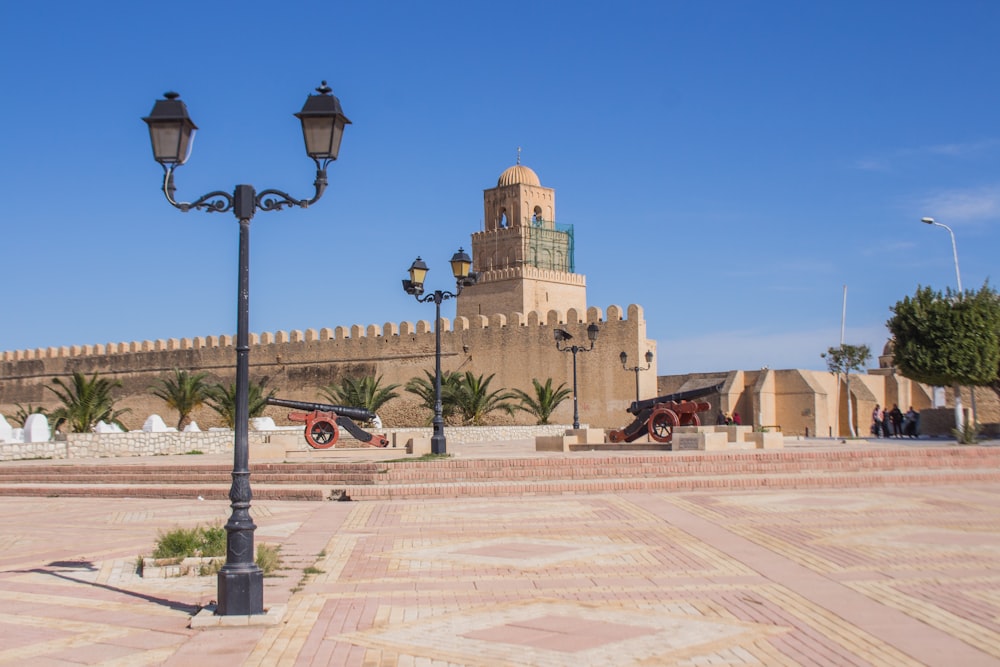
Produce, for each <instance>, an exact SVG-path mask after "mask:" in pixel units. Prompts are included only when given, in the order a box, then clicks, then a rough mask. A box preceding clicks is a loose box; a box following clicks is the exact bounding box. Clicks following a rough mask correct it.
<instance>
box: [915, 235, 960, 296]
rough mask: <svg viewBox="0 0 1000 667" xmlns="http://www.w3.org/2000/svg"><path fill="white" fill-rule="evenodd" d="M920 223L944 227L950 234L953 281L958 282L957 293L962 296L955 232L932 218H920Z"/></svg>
mask: <svg viewBox="0 0 1000 667" xmlns="http://www.w3.org/2000/svg"><path fill="white" fill-rule="evenodd" d="M920 222H923V223H925V224H928V225H937V226H938V227H944V228H945V229H947V230H948V233H949V234H951V252H952V254H953V255H954V256H955V280H956V281H958V293H959V295H961V294H962V273H961V272H960V271H959V270H958V246H956V245H955V232H953V231H951V227H949V226H948V225H943V224H941V223H940V222H938V221H937V220H935V219H934V218H921V219H920Z"/></svg>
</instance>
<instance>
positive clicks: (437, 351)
mask: <svg viewBox="0 0 1000 667" xmlns="http://www.w3.org/2000/svg"><path fill="white" fill-rule="evenodd" d="M471 268H472V258H471V257H469V256H468V255H467V254H466V253H465V250H463V249H462V248H459V249H458V252H456V253H455V254H454V255H452V257H451V273H452V275H454V276H455V291H454V293H452V292H445V291H442V290H434V291H433V292H431V293H430V294H428V295H427V296H424V295H423V294H424V279H425V278H426V277H427V272H428V271H429V270H430V269H428V268H427V265H426V264H425V263H424V260H422V259H420V257H417V258H416V259H415V260H413V264H411V265H410V269H409V273H410V279H409V280H404V281H403V291H405V292H406V293H407V294H411V295H413V297H414V298H416V300H417V301H419V302H420V303H428V302H431V301H433V302H434V419H433V421H432V422H431V423H432V425H433V428H434V433H433V435H431V453H432V454H446V453H447V452H448V442H447V439H446V438H445V437H444V416H443V415H442V412H443V406H442V404H441V302H442V301H447V300H448V299H454V298H457V297H458V295H459V294H461V293H462V288H463V287H468V286H469V285H475V284H476V281H477V280H478V279H479V274H477V273H476V272H475V271H471V270H470V269H471Z"/></svg>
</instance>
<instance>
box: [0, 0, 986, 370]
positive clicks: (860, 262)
mask: <svg viewBox="0 0 1000 667" xmlns="http://www.w3.org/2000/svg"><path fill="white" fill-rule="evenodd" d="M998 34H1000V3H996V2H993V1H983V2H974V1H971V0H959V1H956V2H950V3H944V2H921V1H919V0H909V1H906V2H903V1H895V0H885V1H881V2H870V1H854V0H838V1H836V2H832V1H831V2H800V1H773V2H767V1H761V2H749V1H747V2H736V1H730V0H720V1H714V2H700V1H698V2H696V1H694V0H691V1H688V2H676V1H670V0H662V1H657V2H628V1H625V2H622V3H615V4H612V3H607V2H592V1H590V0H576V1H573V2H570V1H565V2H556V1H539V2H535V3H513V4H510V3H507V4H503V3H500V4H498V3H492V2H491V3H486V2H476V1H472V0H465V1H456V2H424V3H416V2H376V1H370V2H297V1H294V0H292V1H286V2H284V3H281V4H280V5H279V4H278V3H271V2H268V3H265V2H257V1H254V0H243V1H241V2H225V1H211V2H198V3H195V2H190V1H188V0H177V1H175V2H171V3H167V4H162V3H159V4H154V3H145V2H135V1H134V0H132V1H129V2H91V3H83V2H69V1H66V0H58V1H56V2H49V3H29V2H18V3H13V2H11V3H4V4H3V7H2V8H0V58H2V61H3V62H4V66H3V68H0V85H2V89H3V90H4V93H5V94H4V104H3V111H2V118H3V121H4V131H3V138H2V143H0V198H2V201H3V207H2V209H0V216H2V217H0V220H2V227H0V229H2V232H0V234H2V236H0V238H2V243H0V247H2V248H3V255H2V256H3V260H2V262H3V264H2V265H3V269H4V271H3V275H4V284H5V289H4V293H5V297H6V298H5V299H4V309H3V312H4V317H3V320H2V321H3V326H2V327H0V350H15V349H23V348H36V347H49V346H61V345H75V344H94V343H107V342H118V341H131V340H144V339H156V338H170V337H178V338H179V337H194V336H205V335H218V334H224V333H233V332H234V330H235V326H236V325H235V310H236V284H235V281H236V261H237V257H236V248H237V239H238V236H237V235H238V225H237V224H236V221H235V218H233V216H232V215H231V214H229V213H227V214H222V215H219V214H205V213H203V212H197V211H196V212H190V213H180V212H179V211H177V210H175V209H173V208H172V207H170V206H169V205H168V204H167V203H166V202H165V201H164V199H163V195H162V194H161V193H160V191H159V188H160V182H161V178H162V171H161V169H160V167H159V165H157V164H156V163H155V162H154V161H153V159H152V155H151V151H150V147H149V139H148V133H147V131H146V126H145V124H144V123H142V121H141V120H140V118H141V117H142V116H144V115H146V114H148V113H149V111H150V109H151V108H152V105H153V102H154V101H155V100H156V99H157V98H158V97H160V96H161V95H162V93H163V92H164V91H167V90H176V91H179V92H180V93H181V98H182V99H183V100H184V101H185V102H186V103H187V105H188V109H189V111H190V113H191V116H192V118H193V119H194V121H195V122H196V123H197V124H198V126H199V128H200V130H199V133H198V137H197V141H196V142H195V146H194V152H193V155H192V157H191V159H190V161H189V162H188V164H186V165H185V166H184V167H182V168H181V169H179V170H178V172H177V176H176V178H177V186H178V192H177V196H178V198H181V199H185V200H188V201H190V200H193V199H196V198H197V197H198V196H200V195H202V194H204V193H206V192H209V191H212V190H219V189H221V190H230V191H231V190H232V188H233V187H234V186H235V185H236V184H237V183H250V184H253V185H254V186H256V187H257V188H258V189H259V190H260V189H264V188H278V189H282V190H286V191H289V192H291V193H292V194H293V195H296V196H299V197H309V196H311V189H312V185H311V184H312V179H313V175H314V169H313V166H312V162H311V161H310V160H309V159H308V158H307V157H306V156H305V154H304V151H303V147H302V140H301V132H300V129H299V125H298V121H297V120H296V119H295V118H294V117H293V116H292V114H293V113H294V112H296V111H298V110H299V109H300V108H301V106H302V103H303V102H304V100H305V97H306V95H307V94H308V93H310V92H312V90H313V88H315V87H316V86H317V85H318V84H319V82H320V80H322V79H326V80H327V81H328V82H329V83H330V85H331V87H332V88H333V90H334V94H336V95H337V96H338V97H339V98H340V100H341V103H342V105H343V108H344V111H345V113H346V114H347V115H348V117H350V119H351V120H352V121H353V122H354V124H353V125H352V126H350V127H349V128H348V130H347V132H346V133H345V138H344V142H343V146H342V149H341V155H340V159H339V160H338V161H337V162H336V163H334V164H333V165H332V166H331V168H330V173H329V175H330V188H329V190H328V191H327V194H326V195H325V197H324V198H323V200H321V201H320V202H319V203H318V204H317V205H316V206H314V207H313V208H310V209H308V210H293V211H283V212H280V213H259V214H258V215H257V217H256V218H255V219H254V221H253V224H252V234H251V237H252V240H251V304H250V327H251V331H256V332H261V331H276V330H292V329H306V328H316V329H319V328H322V327H327V326H329V327H334V326H338V325H345V326H349V325H351V324H355V323H360V324H370V323H375V324H382V323H384V322H387V321H397V322H398V321H403V320H409V321H416V320H418V319H431V318H432V317H433V309H432V308H431V307H429V306H426V305H420V304H417V303H416V302H415V301H413V299H412V298H411V297H408V296H407V295H406V294H404V293H403V292H402V290H401V289H400V283H399V281H400V279H401V278H403V277H405V271H406V269H407V267H409V265H410V262H411V261H412V260H413V258H414V257H415V256H416V255H418V254H419V255H421V256H422V257H423V258H424V259H425V260H426V261H427V263H428V264H429V265H430V267H431V273H430V275H429V277H428V286H429V287H430V288H432V289H434V288H444V289H447V288H449V287H450V286H451V285H452V284H453V283H452V281H451V280H449V276H448V274H449V271H448V268H447V261H448V259H449V258H450V256H451V254H452V253H453V252H454V251H455V250H456V249H457V248H458V246H464V247H465V248H467V249H468V248H469V245H470V242H469V236H470V234H472V233H473V232H475V231H477V230H478V229H479V228H480V226H481V224H482V191H483V190H484V189H486V188H490V187H493V186H494V185H495V184H496V179H497V177H498V176H499V175H500V173H501V172H502V171H503V170H504V169H505V168H507V167H508V166H510V165H511V164H513V163H514V161H515V158H516V151H517V147H518V146H520V147H522V149H523V153H522V163H523V164H525V165H527V166H529V167H531V168H532V169H534V170H535V172H536V173H537V174H538V175H539V177H540V179H541V181H542V184H543V185H545V186H547V187H552V188H555V190H556V197H557V199H556V202H557V217H558V222H560V223H568V224H573V225H574V226H575V232H576V267H577V270H578V271H579V272H581V273H584V274H585V275H586V276H587V283H588V301H589V303H590V305H595V306H600V307H602V308H606V307H607V306H608V305H610V304H618V305H621V306H626V305H628V304H629V303H638V304H640V305H642V306H643V307H644V309H645V313H646V318H647V327H648V334H649V337H650V338H653V339H655V340H656V341H657V344H658V359H657V361H656V364H657V367H658V371H659V372H660V373H661V374H665V373H678V372H691V371H715V370H727V369H732V368H745V369H752V368H759V367H761V366H764V365H767V366H770V367H771V368H824V362H823V360H822V359H821V358H820V356H819V355H820V353H821V352H823V351H824V350H826V349H827V347H829V346H831V345H837V344H838V343H839V341H840V329H841V307H842V296H843V288H844V286H845V285H846V286H847V291H848V296H847V319H846V342H848V343H855V344H859V343H867V344H869V345H870V346H871V347H872V349H873V353H875V354H878V352H879V351H881V349H882V346H883V345H884V343H885V340H886V330H885V326H884V325H885V321H886V319H887V318H888V317H889V316H890V311H889V308H890V306H891V305H892V304H894V303H895V302H896V301H898V300H899V299H901V298H903V297H904V296H906V295H909V294H912V293H913V292H914V291H915V290H916V288H917V286H918V285H921V284H922V285H931V286H932V287H935V288H938V289H944V288H946V287H954V284H955V270H954V262H953V259H952V252H951V243H950V239H949V237H948V233H947V232H946V231H945V230H944V229H941V228H939V227H930V226H927V225H923V224H921V223H920V218H921V217H924V216H933V217H935V218H936V219H937V220H939V221H940V222H943V223H945V224H948V225H950V226H951V227H952V229H953V230H954V231H955V234H956V237H957V242H958V255H959V260H960V265H961V271H962V282H963V284H964V286H965V287H966V288H970V287H971V288H976V287H979V286H981V285H982V284H983V282H984V281H985V280H987V279H993V280H994V281H995V279H996V276H994V275H992V274H993V269H994V267H996V266H997V251H998V249H1000V238H998V237H1000V233H998V227H1000V125H998V123H997V118H998V110H1000V82H998V78H1000V74H998V72H1000V67H998V65H1000V40H998V39H997V37H996V36H997V35H998ZM452 308H453V307H452V306H451V304H448V306H446V309H445V314H446V315H447V316H451V315H452V314H453V312H454V311H453V309H452ZM598 344H599V343H598Z"/></svg>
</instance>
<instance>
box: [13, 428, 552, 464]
mask: <svg viewBox="0 0 1000 667" xmlns="http://www.w3.org/2000/svg"><path fill="white" fill-rule="evenodd" d="M567 428H568V427H567V426H566V425H565V424H548V425H546V426H448V427H446V428H445V435H447V437H448V439H449V440H452V441H455V442H499V441H504V440H522V439H526V438H534V437H535V436H539V435H561V434H563V433H564V432H565V431H566V429H567ZM397 431H404V432H406V433H408V434H412V435H417V436H420V437H427V438H429V437H431V434H432V433H433V431H432V429H431V428H430V427H427V428H398V429H393V428H389V429H379V430H377V431H376V432H378V433H384V434H385V435H386V436H387V437H388V438H389V441H390V442H391V441H392V435H393V433H395V432H397ZM277 433H280V434H282V435H287V434H288V430H287V429H285V430H280V431H250V433H249V438H248V440H249V443H250V446H251V447H253V446H254V445H255V444H258V445H260V444H266V443H267V442H269V441H270V439H271V436H272V435H274V434H277ZM300 439H301V443H302V448H303V449H309V445H308V444H307V443H306V441H305V437H302V436H300ZM352 440H353V438H351V437H350V435H349V434H348V433H346V432H343V431H342V432H341V439H340V441H339V442H338V445H346V446H350V444H351V442H352ZM354 442H357V441H354ZM359 444H360V443H359ZM191 451H199V452H201V453H203V454H221V453H225V452H231V451H233V432H232V431H202V432H196V433H178V432H166V433H147V432H145V431H129V432H128V433H69V434H67V435H65V436H60V439H59V440H51V441H49V442H3V443H0V461H16V460H23V459H79V458H114V457H122V456H164V455H167V454H187V453H188V452H191Z"/></svg>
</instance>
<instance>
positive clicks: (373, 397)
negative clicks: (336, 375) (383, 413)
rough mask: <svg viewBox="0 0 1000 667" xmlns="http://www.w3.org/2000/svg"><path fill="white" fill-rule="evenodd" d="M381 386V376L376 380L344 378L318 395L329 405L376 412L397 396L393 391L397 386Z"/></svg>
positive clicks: (369, 376) (370, 378) (323, 389)
mask: <svg viewBox="0 0 1000 667" xmlns="http://www.w3.org/2000/svg"><path fill="white" fill-rule="evenodd" d="M381 384H382V376H381V375H380V376H378V377H377V378H376V377H373V376H371V375H367V376H365V377H363V378H361V379H360V380H355V379H353V378H344V379H343V380H342V381H341V382H340V383H336V382H333V383H330V384H328V385H326V386H325V387H323V388H321V389H320V395H321V397H322V398H323V399H324V400H326V401H329V402H330V403H335V404H338V405H347V406H350V407H354V408H364V409H365V410H369V411H371V412H378V410H379V408H381V407H382V406H383V405H385V404H386V403H388V402H389V401H391V400H392V399H394V398H396V397H398V396H399V394H398V393H396V392H395V391H393V390H394V389H396V388H398V387H399V385H398V384H390V385H387V386H385V387H380V386H379V385H381Z"/></svg>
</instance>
